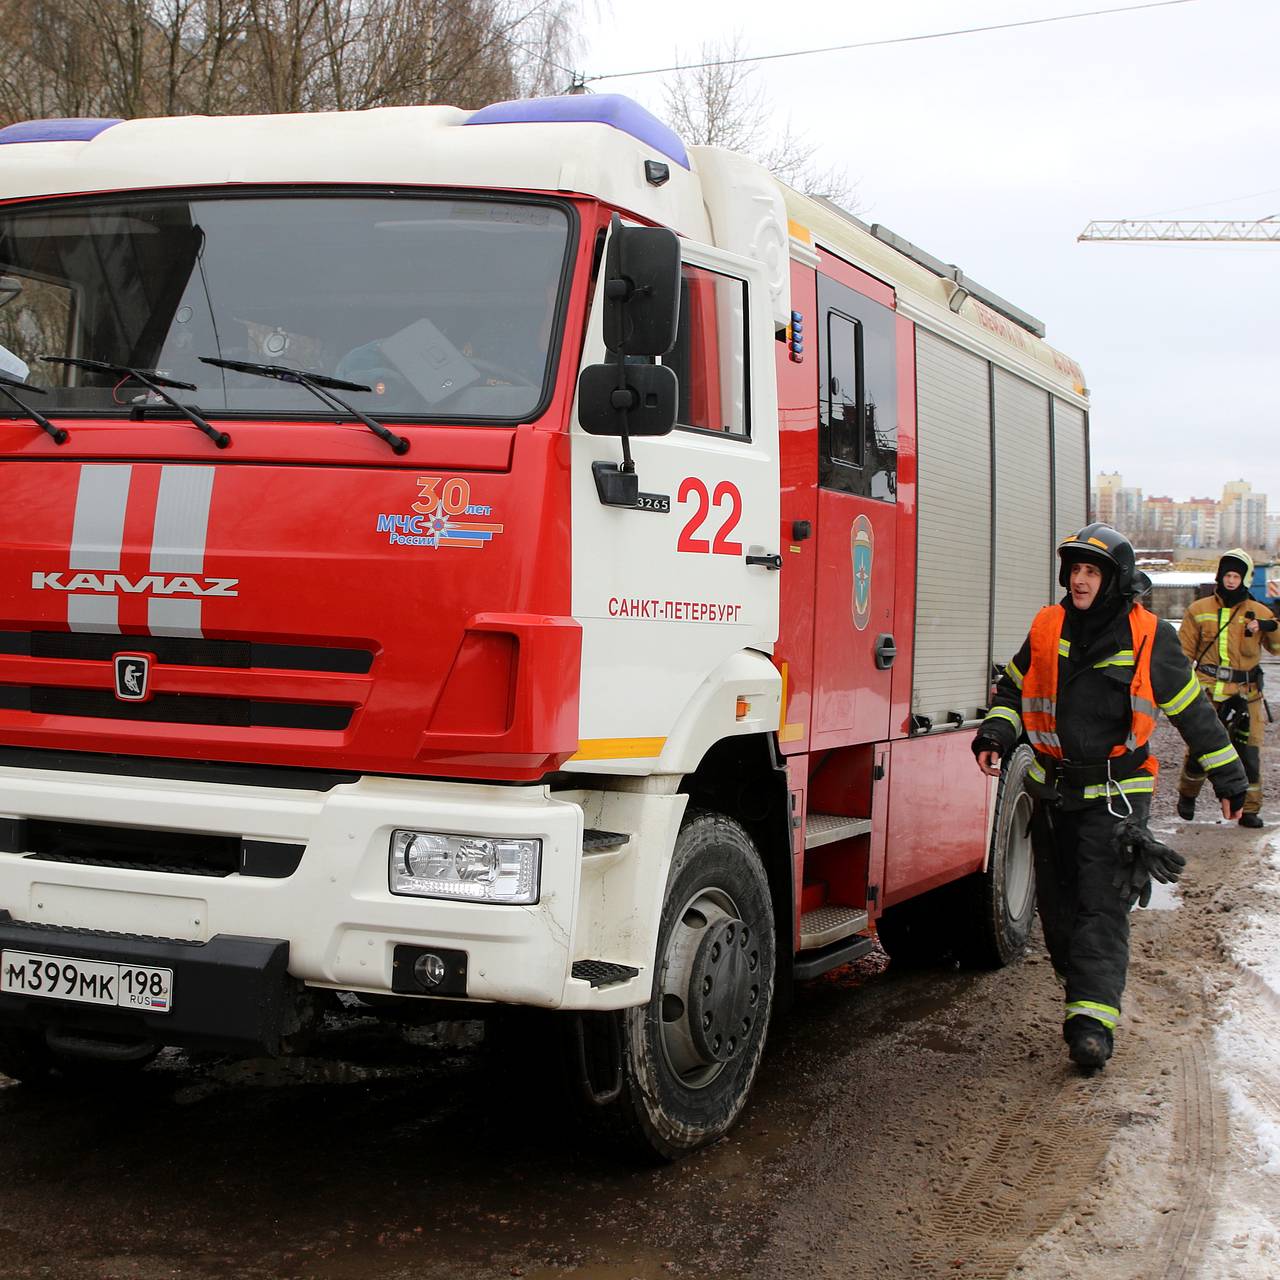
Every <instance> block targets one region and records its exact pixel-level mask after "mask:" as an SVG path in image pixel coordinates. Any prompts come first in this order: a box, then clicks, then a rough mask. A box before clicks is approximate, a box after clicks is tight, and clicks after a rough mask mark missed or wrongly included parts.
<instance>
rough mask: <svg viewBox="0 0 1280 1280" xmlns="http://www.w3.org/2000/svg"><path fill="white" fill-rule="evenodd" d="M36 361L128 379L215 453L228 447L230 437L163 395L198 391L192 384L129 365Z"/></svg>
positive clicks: (52, 359)
mask: <svg viewBox="0 0 1280 1280" xmlns="http://www.w3.org/2000/svg"><path fill="white" fill-rule="evenodd" d="M40 359H41V360H43V361H45V363H46V364H69V365H72V366H73V367H74V368H76V369H89V370H91V371H92V372H94V373H115V374H119V375H120V376H121V377H129V378H132V379H133V380H134V381H135V382H140V383H141V384H142V385H143V386H144V387H146V389H147V390H148V391H150V392H152V393H154V394H155V395H158V396H159V397H160V399H161V400H163V401H164V402H165V404H167V405H171V406H172V407H173V408H175V409H177V411H178V412H179V413H180V414H182V416H183V417H184V418H186V420H187V421H188V422H189V423H191V425H192V426H193V427H198V428H199V429H200V430H201V431H203V432H204V433H205V435H207V436H208V437H209V439H210V440H212V441H213V443H214V444H216V445H217V446H218V448H219V449H225V448H226V447H227V445H229V444H230V443H231V437H230V436H229V435H227V433H226V432H225V431H219V430H218V428H217V427H213V426H210V425H209V423H207V422H206V421H205V420H204V419H203V418H202V417H201V416H200V415H199V413H197V412H196V410H195V409H193V408H192V407H191V406H190V405H185V404H179V402H178V401H177V400H175V399H174V398H173V397H172V396H171V395H170V394H169V393H168V392H167V391H165V387H178V388H179V389H180V390H182V391H198V390H199V388H198V387H197V386H196V385H195V383H194V382H179V381H178V380H177V379H176V378H169V377H166V376H165V375H164V374H162V373H160V372H159V371H158V370H155V369H135V368H133V366H132V365H127V364H112V363H111V361H109V360H81V359H79V358H78V357H76V356H41V357H40Z"/></svg>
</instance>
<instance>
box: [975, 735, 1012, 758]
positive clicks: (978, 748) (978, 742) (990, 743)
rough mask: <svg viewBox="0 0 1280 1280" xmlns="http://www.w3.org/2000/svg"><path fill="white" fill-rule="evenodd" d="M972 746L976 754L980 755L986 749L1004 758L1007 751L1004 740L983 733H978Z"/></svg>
mask: <svg viewBox="0 0 1280 1280" xmlns="http://www.w3.org/2000/svg"><path fill="white" fill-rule="evenodd" d="M972 748H973V754H974V755H975V756H980V755H981V754H982V753H983V752H984V751H994V752H995V753H996V755H998V756H1000V757H1002V758H1003V756H1004V752H1005V747H1004V743H1003V742H1000V741H999V740H998V739H997V738H993V737H990V736H988V735H987V734H983V733H980V734H978V736H977V737H976V738H974V740H973V743H972Z"/></svg>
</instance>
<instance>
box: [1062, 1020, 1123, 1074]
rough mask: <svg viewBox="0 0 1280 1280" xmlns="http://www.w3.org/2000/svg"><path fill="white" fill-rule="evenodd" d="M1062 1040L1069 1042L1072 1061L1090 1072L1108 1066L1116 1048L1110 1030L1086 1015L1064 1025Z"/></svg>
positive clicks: (1067, 1021)
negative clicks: (1108, 1061) (1108, 1060)
mask: <svg viewBox="0 0 1280 1280" xmlns="http://www.w3.org/2000/svg"><path fill="white" fill-rule="evenodd" d="M1062 1038H1063V1039H1064V1040H1065V1041H1066V1042H1067V1049H1068V1052H1069V1053H1070V1055H1071V1061H1072V1062H1074V1063H1075V1064H1076V1066H1078V1067H1084V1068H1086V1069H1089V1070H1096V1069H1097V1068H1099V1067H1103V1066H1106V1063H1107V1059H1108V1058H1109V1057H1111V1051H1112V1049H1113V1048H1114V1047H1115V1040H1114V1038H1113V1037H1112V1035H1111V1030H1110V1028H1109V1027H1104V1026H1103V1025H1102V1023H1101V1022H1099V1021H1098V1020H1097V1019H1096V1018H1090V1017H1086V1016H1085V1015H1084V1014H1077V1015H1076V1016H1075V1017H1074V1018H1068V1019H1067V1020H1066V1022H1064V1023H1063V1024H1062Z"/></svg>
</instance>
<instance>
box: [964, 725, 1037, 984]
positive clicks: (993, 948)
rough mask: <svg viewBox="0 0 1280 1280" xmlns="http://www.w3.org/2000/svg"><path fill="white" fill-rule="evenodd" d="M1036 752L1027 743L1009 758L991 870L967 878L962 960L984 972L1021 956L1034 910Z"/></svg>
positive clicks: (1004, 771) (995, 827) (994, 828)
mask: <svg viewBox="0 0 1280 1280" xmlns="http://www.w3.org/2000/svg"><path fill="white" fill-rule="evenodd" d="M1034 762H1035V753H1034V752H1033V751H1032V750H1031V748H1030V747H1028V746H1026V745H1023V746H1020V747H1018V748H1017V749H1016V750H1015V751H1013V752H1012V753H1010V754H1009V755H1008V756H1006V757H1005V761H1004V767H1003V769H1002V770H1001V774H1000V787H999V790H998V791H997V792H996V814H995V820H994V821H993V822H992V824H991V851H990V854H989V856H988V858H987V869H986V870H985V871H982V872H978V873H977V874H976V875H972V876H967V877H966V878H965V879H964V880H962V881H961V882H960V885H959V886H958V887H959V888H960V889H961V891H962V894H963V897H962V900H961V904H960V910H959V914H958V917H957V918H958V919H959V920H962V921H963V922H964V924H963V926H962V927H961V930H960V932H959V935H958V937H957V944H958V950H959V956H960V959H961V960H962V961H963V962H964V963H965V964H968V965H972V966H974V967H977V968H982V969H1001V968H1003V967H1004V966H1005V965H1007V964H1009V963H1010V961H1012V960H1016V959H1017V958H1018V957H1019V956H1021V955H1022V952H1023V948H1024V947H1025V946H1026V945H1027V938H1028V937H1029V936H1030V934H1031V922H1032V920H1033V919H1034V917H1035V910H1036V872H1035V859H1034V856H1033V854H1032V847H1031V831H1030V827H1031V812H1032V806H1033V801H1032V797H1031V793H1030V792H1029V791H1028V790H1027V770H1028V769H1030V768H1031V766H1032V764H1033V763H1034Z"/></svg>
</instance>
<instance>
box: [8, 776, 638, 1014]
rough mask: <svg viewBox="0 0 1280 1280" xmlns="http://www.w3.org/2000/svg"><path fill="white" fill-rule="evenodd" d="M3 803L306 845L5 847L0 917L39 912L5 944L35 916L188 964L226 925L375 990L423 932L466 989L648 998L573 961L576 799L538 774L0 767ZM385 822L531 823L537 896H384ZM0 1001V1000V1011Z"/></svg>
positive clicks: (524, 831)
mask: <svg viewBox="0 0 1280 1280" xmlns="http://www.w3.org/2000/svg"><path fill="white" fill-rule="evenodd" d="M6 817H9V818H12V819H15V820H19V821H20V820H22V819H27V820H36V821H40V820H47V821H53V822H74V823H88V824H98V825H104V826H113V827H119V828H129V829H144V830H147V831H150V832H156V831H161V832H169V833H174V835H175V838H180V837H181V835H182V834H183V833H198V834H205V835H210V834H212V835H220V836H221V835H234V836H237V837H240V838H242V839H244V840H246V841H252V842H254V846H255V847H256V848H258V849H259V850H260V849H261V848H262V847H263V846H264V845H267V846H269V845H270V844H271V843H272V842H275V843H277V844H280V845H290V844H292V845H295V846H296V845H302V846H305V848H304V852H303V854H302V857H301V860H300V861H298V863H297V866H296V869H295V870H293V871H292V874H288V875H285V876H283V877H281V878H270V877H268V876H265V875H256V876H255V875H248V874H242V873H239V872H236V873H231V874H219V875H191V874H182V873H179V872H175V871H173V870H172V869H167V870H143V869H138V868H136V867H126V866H119V865H116V866H104V865H92V864H89V863H86V862H74V863H68V862H63V861H51V860H46V859H42V858H40V857H34V856H30V854H29V850H24V849H22V848H20V847H19V848H17V849H15V850H14V851H12V852H4V853H0V910H3V911H7V912H8V913H9V916H10V917H11V923H10V924H8V925H6V928H9V929H13V928H18V929H21V926H23V925H28V926H30V925H35V926H41V927H42V928H41V929H40V930H38V931H29V935H30V936H29V941H28V942H25V943H21V944H19V943H16V942H6V943H5V945H9V946H15V947H19V949H26V950H48V949H49V947H48V946H44V947H36V946H33V945H31V940H33V939H34V937H35V934H36V932H40V933H42V934H44V936H45V937H46V938H48V937H50V936H52V935H50V934H47V933H45V932H44V931H45V930H47V929H49V928H53V929H56V930H63V931H70V933H72V934H80V935H83V934H90V935H92V934H93V933H95V932H109V933H114V934H121V935H126V937H127V939H128V946H129V948H130V953H129V954H130V957H131V958H133V959H134V960H135V961H137V962H138V963H151V961H149V960H147V959H145V955H144V952H145V949H146V948H147V947H152V946H158V947H161V948H173V949H174V954H180V955H182V956H183V957H186V961H185V962H186V963H187V964H190V963H191V962H192V961H191V957H192V955H194V954H195V953H196V952H204V953H206V954H208V955H209V956H215V955H219V954H221V953H222V952H223V950H224V949H225V947H226V945H227V944H228V942H229V941H234V940H241V941H247V942H262V943H264V944H265V945H267V946H280V947H282V948H284V951H283V954H285V955H287V971H288V974H289V975H290V976H291V977H292V978H294V979H297V980H299V981H300V982H302V983H305V984H307V985H310V986H318V987H329V988H335V989H339V990H353V991H361V992H369V993H390V992H392V991H394V990H396V989H397V986H396V983H395V981H394V958H395V949H396V947H397V946H402V945H409V946H415V947H431V946H438V947H441V948H450V949H453V950H456V951H460V952H465V953H466V957H467V966H466V967H467V980H466V991H465V995H466V996H467V997H468V998H471V999H479V1000H492V1001H503V1002H508V1003H522V1004H531V1005H539V1006H542V1007H546V1008H560V1007H573V1008H591V1007H596V1008H599V1007H612V1008H616V1007H621V1005H622V1004H635V1003H637V1002H638V1001H639V1000H643V999H644V998H645V994H646V993H639V992H637V991H632V990H630V989H628V990H627V991H626V992H622V991H617V990H614V991H608V990H607V989H606V990H605V991H597V990H595V989H593V988H592V987H591V985H590V983H589V982H586V981H582V980H579V979H575V978H573V977H572V975H571V967H572V962H573V959H574V933H575V920H576V915H577V907H578V894H579V884H580V878H581V862H582V831H583V815H582V809H581V807H580V806H579V805H578V804H576V803H573V802H569V801H564V800H559V799H555V798H553V797H552V796H551V795H550V794H549V793H548V792H547V790H546V788H544V787H541V786H529V787H521V786H503V787H497V786H485V785H472V784H465V783H453V782H451V783H441V782H429V781H419V780H412V779H396V778H376V777H366V778H362V779H360V780H359V781H357V782H354V783H344V784H341V785H338V786H335V787H333V788H332V789H331V790H328V791H303V790H286V789H281V788H273V787H255V786H231V785H225V784H220V783H206V782H188V781H175V780H168V779H146V778H130V777H111V776H104V775H101V774H91V773H70V772H61V771H56V772H55V771H53V770H42V769H21V768H0V820H3V819H4V818H6ZM396 828H413V829H422V830H435V831H446V832H455V833H462V834H485V835H499V836H511V837H533V838H538V839H540V840H541V841H542V868H541V885H540V895H539V901H538V902H537V903H535V904H533V905H530V906H505V905H497V904H491V903H474V902H458V901H443V900H435V899H427V898H406V897H396V896H393V895H392V894H391V892H390V890H389V888H388V883H387V858H388V848H389V843H390V839H391V833H392V832H393V831H394V830H395V829H396ZM146 939H151V940H153V941H150V942H146V941H145V940H146ZM155 939H162V940H163V941H158V942H157V941H154V940H155ZM95 941H96V942H98V943H99V944H103V943H102V940H101V939H95ZM190 944H199V945H198V946H195V947H193V946H191V945H190ZM66 945H67V954H73V953H74V954H78V955H85V956H90V957H92V956H94V955H96V954H98V952H96V951H93V950H90V951H86V950H84V948H83V947H82V946H81V945H80V944H79V941H74V942H68V943H67V944H66ZM166 954H168V953H167V952H166ZM165 963H166V964H167V961H166V962H165ZM273 963H274V962H273ZM188 981H190V982H195V981H196V979H195V978H191V979H188ZM644 981H645V982H646V983H647V981H648V977H647V975H646V976H645V979H644ZM238 998H239V997H237V999H238ZM182 1005H183V997H182V996H181V995H179V994H178V992H177V989H175V998H174V1012H173V1013H171V1014H169V1015H167V1016H166V1020H164V1021H163V1025H164V1026H166V1027H169V1028H173V1027H175V1026H176V1025H177V1024H176V1023H175V1022H174V1021H173V1019H174V1018H175V1017H176V1016H177V1014H178V1013H179V1011H180V1010H181V1009H182ZM9 1007H10V1006H9V1005H7V1004H5V1003H3V1002H0V1012H3V1011H4V1010H7V1009H8V1008H9Z"/></svg>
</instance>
